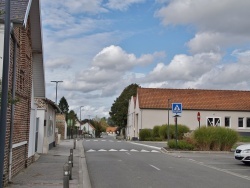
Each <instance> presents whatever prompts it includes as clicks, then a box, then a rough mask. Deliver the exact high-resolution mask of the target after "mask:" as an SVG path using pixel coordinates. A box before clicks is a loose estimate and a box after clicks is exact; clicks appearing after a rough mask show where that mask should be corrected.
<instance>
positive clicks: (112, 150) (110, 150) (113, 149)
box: [109, 149, 117, 151]
mask: <svg viewBox="0 0 250 188" xmlns="http://www.w3.org/2000/svg"><path fill="white" fill-rule="evenodd" d="M109 151H117V150H116V149H110V150H109Z"/></svg>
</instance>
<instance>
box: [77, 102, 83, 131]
mask: <svg viewBox="0 0 250 188" xmlns="http://www.w3.org/2000/svg"><path fill="white" fill-rule="evenodd" d="M82 107H84V106H80V130H81V122H82ZM78 132H79V131H78Z"/></svg>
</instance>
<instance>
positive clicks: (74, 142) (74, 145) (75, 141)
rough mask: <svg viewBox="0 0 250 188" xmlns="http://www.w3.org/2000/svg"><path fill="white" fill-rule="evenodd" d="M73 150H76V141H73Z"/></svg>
mask: <svg viewBox="0 0 250 188" xmlns="http://www.w3.org/2000/svg"><path fill="white" fill-rule="evenodd" d="M74 149H76V139H74Z"/></svg>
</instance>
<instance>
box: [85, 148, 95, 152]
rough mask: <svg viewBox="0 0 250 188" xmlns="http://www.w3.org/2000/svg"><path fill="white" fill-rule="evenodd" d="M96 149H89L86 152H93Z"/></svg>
mask: <svg viewBox="0 0 250 188" xmlns="http://www.w3.org/2000/svg"><path fill="white" fill-rule="evenodd" d="M95 151H96V150H93V149H90V150H88V151H87V152H95Z"/></svg>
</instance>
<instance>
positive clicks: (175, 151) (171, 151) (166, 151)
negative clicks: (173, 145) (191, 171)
mask: <svg viewBox="0 0 250 188" xmlns="http://www.w3.org/2000/svg"><path fill="white" fill-rule="evenodd" d="M161 151H162V152H163V153H215V154H216V153H232V152H233V151H179V150H167V149H166V148H163V147H162V148H161Z"/></svg>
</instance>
